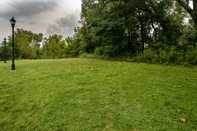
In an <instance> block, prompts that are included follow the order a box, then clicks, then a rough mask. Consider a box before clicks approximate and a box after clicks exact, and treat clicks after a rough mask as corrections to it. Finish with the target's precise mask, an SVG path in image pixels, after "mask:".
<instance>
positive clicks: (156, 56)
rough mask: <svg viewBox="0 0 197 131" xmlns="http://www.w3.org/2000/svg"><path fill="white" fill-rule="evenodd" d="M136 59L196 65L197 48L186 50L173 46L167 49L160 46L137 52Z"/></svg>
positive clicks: (139, 60) (149, 61)
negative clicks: (140, 52)
mask: <svg viewBox="0 0 197 131" xmlns="http://www.w3.org/2000/svg"><path fill="white" fill-rule="evenodd" d="M136 61H138V62H148V63H160V64H166V63H171V64H179V65H184V64H191V65H197V48H196V47H190V48H189V49H188V50H187V51H186V52H184V51H182V50H178V49H177V48H175V47H173V46H172V47H171V48H169V47H168V48H167V49H161V48H160V49H159V50H153V49H146V50H145V51H144V54H138V55H137V56H136Z"/></svg>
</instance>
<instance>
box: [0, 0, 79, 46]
mask: <svg viewBox="0 0 197 131" xmlns="http://www.w3.org/2000/svg"><path fill="white" fill-rule="evenodd" d="M0 5H1V8H0V42H2V41H3V38H4V37H7V36H9V35H11V33H12V32H11V31H12V28H11V25H10V19H11V18H12V16H13V17H14V18H15V20H16V25H15V29H16V28H23V29H24V30H29V31H32V32H34V33H42V34H44V36H46V37H47V36H48V35H52V34H60V35H63V36H64V37H67V36H72V35H73V29H74V27H76V26H79V24H78V21H79V19H80V15H79V14H80V10H81V0H1V1H0Z"/></svg>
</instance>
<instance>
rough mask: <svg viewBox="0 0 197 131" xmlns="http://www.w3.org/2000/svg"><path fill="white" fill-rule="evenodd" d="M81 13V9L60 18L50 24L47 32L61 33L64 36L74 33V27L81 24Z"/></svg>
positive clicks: (50, 33)
mask: <svg viewBox="0 0 197 131" xmlns="http://www.w3.org/2000/svg"><path fill="white" fill-rule="evenodd" d="M79 14H80V10H77V11H76V12H75V13H72V14H67V15H66V16H65V17H62V18H58V19H57V20H56V21H55V22H54V23H53V24H49V26H48V28H47V34H49V35H52V34H61V35H63V36H71V35H73V30H74V27H76V26H79V23H78V21H79V19H80V16H79Z"/></svg>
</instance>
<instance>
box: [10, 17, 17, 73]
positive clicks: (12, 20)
mask: <svg viewBox="0 0 197 131" xmlns="http://www.w3.org/2000/svg"><path fill="white" fill-rule="evenodd" d="M15 23H16V20H15V19H14V17H12V19H11V20H10V24H11V26H12V65H11V70H15V64H14V26H15Z"/></svg>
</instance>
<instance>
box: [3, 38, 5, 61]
mask: <svg viewBox="0 0 197 131" xmlns="http://www.w3.org/2000/svg"><path fill="white" fill-rule="evenodd" d="M3 41H4V63H6V38H4V39H3Z"/></svg>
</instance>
